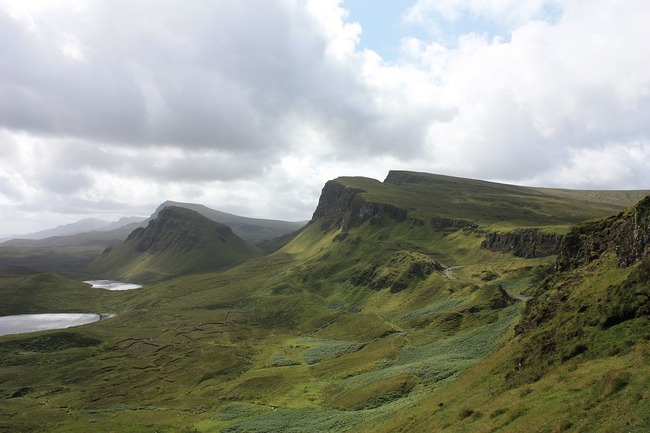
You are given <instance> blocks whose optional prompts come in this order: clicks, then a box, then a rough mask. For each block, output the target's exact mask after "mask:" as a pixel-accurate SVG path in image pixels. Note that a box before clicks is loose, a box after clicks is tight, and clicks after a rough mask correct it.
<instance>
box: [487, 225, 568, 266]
mask: <svg viewBox="0 0 650 433" xmlns="http://www.w3.org/2000/svg"><path fill="white" fill-rule="evenodd" d="M561 242H562V235H559V234H557V233H547V232H543V231H541V230H540V229H534V228H531V229H517V230H513V231H511V232H505V233H498V232H493V233H488V234H487V236H486V237H485V240H483V242H481V248H482V249H485V250H490V251H498V252H502V253H509V254H512V255H514V256H517V257H522V258H524V259H532V258H535V257H546V256H550V255H553V254H557V253H558V251H559V250H560V244H561Z"/></svg>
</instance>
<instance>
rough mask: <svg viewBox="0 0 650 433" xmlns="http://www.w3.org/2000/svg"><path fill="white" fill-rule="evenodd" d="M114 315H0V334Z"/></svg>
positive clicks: (55, 326) (77, 323)
mask: <svg viewBox="0 0 650 433" xmlns="http://www.w3.org/2000/svg"><path fill="white" fill-rule="evenodd" d="M114 316H115V315H114V314H89V313H46V314H18V315H15V316H0V335H9V334H23V333H26V332H36V331H45V330H48V329H64V328H71V327H73V326H79V325H86V324H88V323H93V322H97V321H98V320H101V319H108V318H109V317H114Z"/></svg>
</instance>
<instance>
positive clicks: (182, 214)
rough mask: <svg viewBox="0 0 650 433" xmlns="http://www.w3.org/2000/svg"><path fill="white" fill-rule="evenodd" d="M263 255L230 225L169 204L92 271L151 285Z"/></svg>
mask: <svg viewBox="0 0 650 433" xmlns="http://www.w3.org/2000/svg"><path fill="white" fill-rule="evenodd" d="M255 255H259V251H258V250H256V249H254V248H253V247H251V246H250V245H248V244H247V243H246V242H245V241H244V240H242V239H241V238H239V237H238V236H237V235H235V234H234V233H233V231H232V229H231V228H230V227H228V226H227V225H225V224H221V223H218V222H216V221H213V220H211V219H209V218H207V217H204V216H203V215H201V214H199V213H198V212H196V211H193V210H191V209H186V208H182V207H176V206H166V207H164V208H163V209H161V210H160V211H159V212H158V214H157V217H156V218H154V219H152V220H151V221H149V223H148V225H147V226H146V227H139V228H137V229H135V230H134V231H133V232H131V234H130V235H129V236H128V237H127V238H126V240H124V242H122V243H120V244H118V245H116V246H115V247H112V248H109V249H107V250H106V251H105V252H104V253H103V254H102V255H101V256H100V257H98V258H97V259H96V260H95V261H93V262H92V263H91V264H90V265H89V266H88V268H87V270H88V271H89V272H93V273H98V274H102V275H106V276H110V277H112V278H118V279H127V280H133V281H138V282H151V281H155V280H160V279H165V278H170V277H174V276H178V275H183V274H187V273H192V272H207V271H210V270H215V269H219V268H221V267H225V266H230V265H233V264H236V263H239V262H241V261H243V260H245V259H246V258H250V257H253V256H255Z"/></svg>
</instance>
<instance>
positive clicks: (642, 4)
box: [0, 0, 650, 235]
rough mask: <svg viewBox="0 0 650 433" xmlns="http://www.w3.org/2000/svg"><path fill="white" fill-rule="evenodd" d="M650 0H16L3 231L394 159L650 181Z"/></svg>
mask: <svg viewBox="0 0 650 433" xmlns="http://www.w3.org/2000/svg"><path fill="white" fill-rule="evenodd" d="M648 23H650V2H648V1H647V0H621V1H617V0H549V1H546V0H419V1H415V0H410V1H408V0H344V1H337V0H263V1H261V0H220V1H214V0H205V1H200V0H193V1H181V0H175V1H172V0H128V1H127V0H105V1H102V0H88V1H83V0H41V1H36V0H0V215H1V220H0V221H1V226H0V235H5V234H11V233H26V232H32V231H36V230H40V229H44V228H50V227H54V226H56V225H58V224H63V223H69V222H73V221H76V220H79V219H81V218H84V217H89V216H91V217H99V218H103V219H108V220H114V219H117V218H118V217H119V216H125V215H143V216H148V215H149V214H151V213H152V212H153V210H154V209H155V207H156V206H157V205H158V204H160V203H161V202H162V201H164V200H167V199H171V200H178V201H188V202H196V203H202V204H205V205H207V206H209V207H212V208H215V209H219V210H222V211H227V212H232V213H236V214H240V215H245V216H255V217H266V218H277V219H286V220H305V219H309V218H310V217H311V214H312V213H313V211H314V209H315V207H316V204H317V202H318V197H319V194H320V190H321V188H322V187H323V184H324V183H325V182H326V181H327V180H329V179H332V178H335V177H337V176H341V175H361V176H369V177H374V178H377V179H380V180H383V178H384V177H385V176H386V174H387V172H388V170H390V169H407V170H417V171H427V172H432V173H441V174H449V175H455V176H462V177H471V178H478V179H485V180H496V181H502V182H508V183H517V184H524V185H538V186H551V187H564V188H587V189H650V169H649V168H650V55H649V53H650V30H648V25H649V24H648Z"/></svg>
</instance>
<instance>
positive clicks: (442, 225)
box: [430, 217, 478, 230]
mask: <svg viewBox="0 0 650 433" xmlns="http://www.w3.org/2000/svg"><path fill="white" fill-rule="evenodd" d="M430 222H431V227H433V228H434V229H436V230H462V229H476V228H478V224H476V223H475V222H474V221H470V220H465V219H458V218H443V217H433V218H431V221H430Z"/></svg>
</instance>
